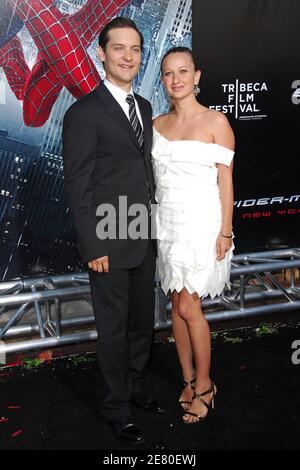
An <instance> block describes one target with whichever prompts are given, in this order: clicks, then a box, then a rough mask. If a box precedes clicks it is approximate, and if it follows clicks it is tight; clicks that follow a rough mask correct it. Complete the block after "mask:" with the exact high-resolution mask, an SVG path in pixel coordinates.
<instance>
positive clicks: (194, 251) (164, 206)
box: [152, 129, 234, 298]
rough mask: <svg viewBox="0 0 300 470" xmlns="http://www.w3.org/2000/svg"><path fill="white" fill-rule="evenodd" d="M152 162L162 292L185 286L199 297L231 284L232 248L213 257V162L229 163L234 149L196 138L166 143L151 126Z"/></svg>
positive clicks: (217, 205)
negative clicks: (217, 257)
mask: <svg viewBox="0 0 300 470" xmlns="http://www.w3.org/2000/svg"><path fill="white" fill-rule="evenodd" d="M153 132H154V137H153V147H152V161H153V170H154V179H155V184H156V201H157V203H158V207H157V211H156V213H155V225H156V236H157V242H158V275H159V277H160V280H161V286H162V289H163V291H164V292H165V294H167V293H168V292H169V291H170V292H173V291H174V290H176V291H177V292H180V291H181V290H182V289H183V288H184V287H185V288H186V289H187V290H188V292H189V293H190V294H192V293H194V292H196V293H197V294H198V295H199V297H206V296H208V295H210V296H211V298H214V297H215V296H217V295H220V294H221V293H222V291H223V289H224V287H225V284H227V286H228V287H230V282H229V280H230V266H231V259H232V256H233V249H234V247H233V246H232V247H231V249H230V251H228V252H227V254H226V256H225V259H224V260H220V261H217V260H216V245H215V244H216V239H217V236H218V233H219V232H220V228H221V201H220V196H219V187H218V184H217V176H218V169H217V166H216V163H222V164H223V165H227V166H229V165H230V163H231V160H232V158H233V155H234V152H233V151H232V150H229V149H227V148H226V147H223V146H221V145H218V144H213V143H205V142H201V141H198V140H176V141H170V140H167V139H166V138H165V137H163V136H162V135H161V134H159V133H158V132H157V131H156V129H154V131H153Z"/></svg>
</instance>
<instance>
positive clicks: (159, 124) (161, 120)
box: [153, 113, 171, 131]
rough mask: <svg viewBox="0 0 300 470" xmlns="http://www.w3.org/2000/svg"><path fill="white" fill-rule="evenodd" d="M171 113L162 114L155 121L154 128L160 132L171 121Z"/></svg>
mask: <svg viewBox="0 0 300 470" xmlns="http://www.w3.org/2000/svg"><path fill="white" fill-rule="evenodd" d="M170 114H171V113H165V114H161V115H160V116H157V117H156V118H154V119H153V125H154V127H155V128H156V129H157V130H158V131H159V129H160V127H163V125H164V124H165V122H166V121H167V120H168V119H169V117H170Z"/></svg>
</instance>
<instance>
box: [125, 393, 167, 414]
mask: <svg viewBox="0 0 300 470" xmlns="http://www.w3.org/2000/svg"><path fill="white" fill-rule="evenodd" d="M131 403H132V404H133V405H135V406H136V407H137V408H141V409H142V410H147V411H152V412H154V413H163V412H164V411H166V409H165V407H164V406H163V405H162V404H161V403H159V402H158V401H157V400H153V398H151V396H149V395H146V394H145V393H142V392H137V393H134V394H133V395H132V397H131Z"/></svg>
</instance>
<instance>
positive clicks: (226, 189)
mask: <svg viewBox="0 0 300 470" xmlns="http://www.w3.org/2000/svg"><path fill="white" fill-rule="evenodd" d="M216 114H217V115H216V116H215V118H214V126H213V136H214V143H215V144H219V145H222V146H223V147H226V148H228V149H230V150H234V146H235V139H234V134H233V131H232V129H231V127H230V124H229V122H228V120H227V118H226V116H225V115H224V114H222V113H216ZM217 166H218V185H219V191H220V200H221V208H222V224H221V230H220V234H219V235H218V238H217V242H216V251H217V259H223V258H224V257H225V254H226V251H228V250H229V249H230V247H231V245H232V239H231V238H226V236H231V234H232V217H233V201H234V196H233V183H232V171H233V161H232V162H231V164H230V166H229V167H228V166H226V165H223V164H221V163H219V164H218V165H217ZM224 235H225V236H224Z"/></svg>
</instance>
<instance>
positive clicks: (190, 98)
mask: <svg viewBox="0 0 300 470" xmlns="http://www.w3.org/2000/svg"><path fill="white" fill-rule="evenodd" d="M161 72H162V81H163V84H164V87H165V89H166V92H167V93H168V95H169V97H170V98H171V101H172V103H173V106H172V108H173V109H172V110H171V111H170V112H169V113H167V114H164V115H161V116H159V117H157V118H156V119H155V120H154V141H153V149H152V156H153V167H154V177H155V182H156V199H157V203H158V210H157V213H156V229H157V239H158V271H159V276H160V279H161V285H162V288H163V290H164V292H165V294H167V293H168V292H170V293H171V295H172V326H173V335H174V339H175V343H176V349H177V353H178V357H179V361H180V364H181V368H182V375H183V381H184V388H183V390H182V393H181V396H180V398H179V403H180V405H181V407H182V408H183V409H184V411H185V414H184V416H183V421H184V422H185V423H195V422H199V421H201V420H203V419H204V418H205V417H206V415H207V413H208V410H209V408H210V407H214V397H215V394H216V391H217V389H216V386H215V384H214V383H213V381H212V380H211V378H210V365H211V338H210V329H209V326H208V323H207V320H206V319H205V316H204V315H203V312H202V309H201V299H202V298H203V297H205V296H207V295H210V296H211V297H212V298H213V297H214V296H216V295H220V294H221V292H222V291H223V289H224V286H225V284H227V285H228V286H230V283H229V279H230V264H231V258H232V251H233V242H232V238H233V234H232V214H233V184H232V166H233V160H232V159H233V155H234V152H233V150H234V135H233V132H232V129H231V127H230V125H229V123H228V120H227V118H226V117H225V115H224V114H222V113H220V112H217V111H213V110H210V109H208V108H206V107H205V106H203V105H201V104H199V103H198V101H197V99H196V96H195V94H196V93H197V88H199V87H198V82H199V79H200V75H201V72H200V70H199V69H198V68H197V66H196V62H195V59H194V57H193V53H192V52H191V51H190V49H188V48H185V47H175V48H173V49H170V50H169V51H168V52H167V53H166V54H165V56H164V57H163V59H162V63H161Z"/></svg>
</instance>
